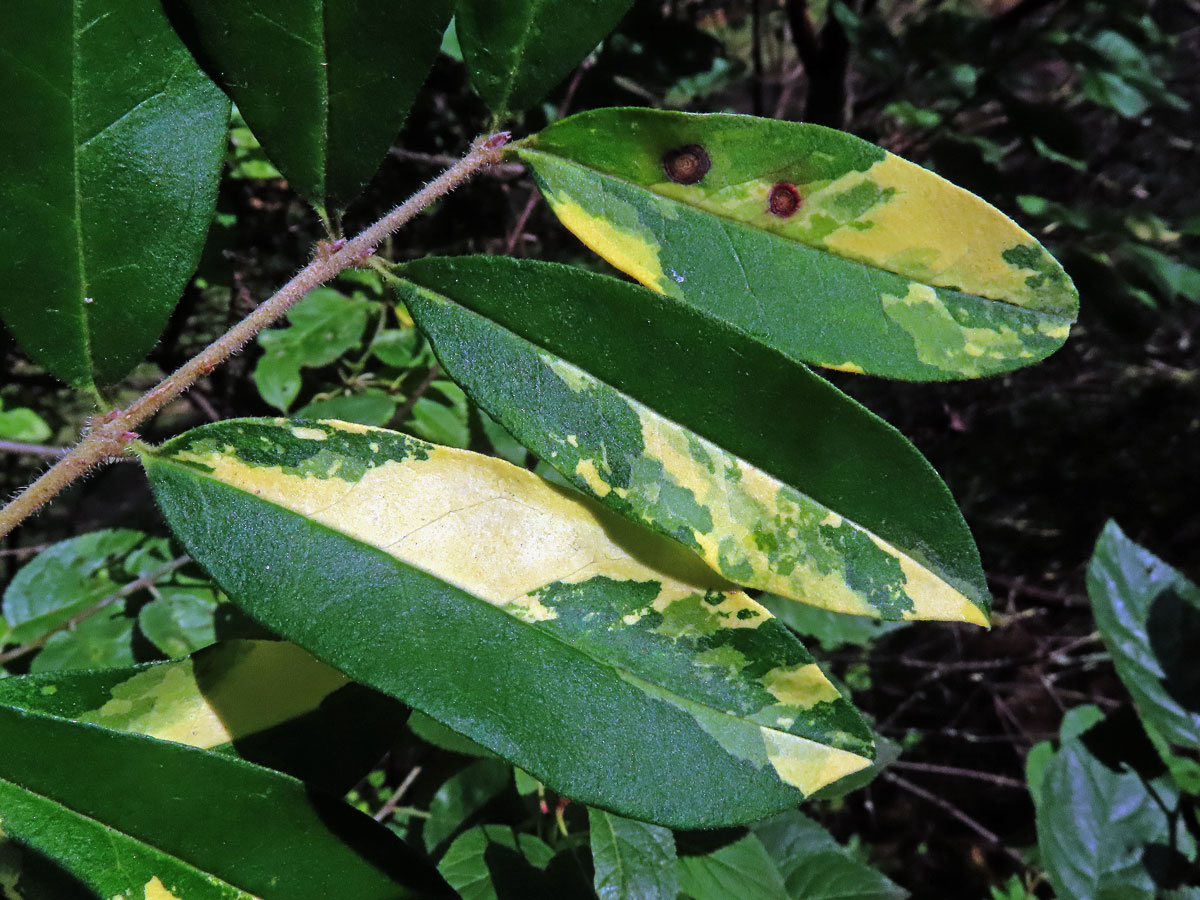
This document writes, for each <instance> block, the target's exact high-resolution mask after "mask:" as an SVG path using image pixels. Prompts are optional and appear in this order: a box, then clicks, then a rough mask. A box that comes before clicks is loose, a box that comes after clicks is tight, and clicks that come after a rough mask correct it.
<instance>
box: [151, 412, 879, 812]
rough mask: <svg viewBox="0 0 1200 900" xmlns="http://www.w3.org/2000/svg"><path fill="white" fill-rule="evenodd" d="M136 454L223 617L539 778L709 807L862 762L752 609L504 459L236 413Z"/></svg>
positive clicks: (816, 781)
mask: <svg viewBox="0 0 1200 900" xmlns="http://www.w3.org/2000/svg"><path fill="white" fill-rule="evenodd" d="M143 462H144V465H145V467H146V470H147V472H148V474H149V476H150V479H151V482H152V484H153V486H154V490H155V494H156V496H157V498H158V502H159V505H160V507H161V508H162V510H163V512H164V513H165V515H166V518H167V520H168V523H169V524H170V526H171V528H172V530H173V531H174V532H175V534H176V536H177V537H178V538H179V539H180V540H181V541H182V542H183V544H184V545H185V546H186V547H187V549H188V552H189V553H191V554H192V556H193V557H194V558H195V559H196V560H197V561H198V562H199V563H200V564H201V565H203V566H204V567H205V568H206V569H208V571H209V572H210V573H211V574H212V576H213V577H214V578H215V579H216V580H217V582H218V583H219V584H220V585H221V587H222V588H223V589H224V590H225V591H226V593H227V594H228V595H229V596H230V598H231V599H232V600H233V601H234V602H235V603H237V604H238V605H240V606H241V607H242V608H243V609H244V610H245V611H246V612H247V613H249V614H250V615H251V616H253V617H254V618H256V619H258V620H259V621H260V622H262V623H263V624H265V625H267V626H268V627H270V628H272V629H273V630H275V631H277V632H278V633H280V634H282V635H284V636H286V637H287V638H289V639H290V640H293V641H295V642H296V643H297V644H299V645H300V646H302V647H305V648H306V649H308V650H309V651H310V652H312V653H313V654H314V655H315V656H317V657H318V658H319V659H322V660H324V661H325V662H327V663H330V664H331V665H333V666H335V667H336V668H338V669H340V670H341V671H343V672H345V673H346V674H347V675H349V676H350V677H351V678H354V679H355V680H357V681H359V682H361V683H363V684H366V685H369V686H371V687H375V688H377V689H379V690H382V691H383V692H385V693H387V694H390V695H392V696H394V697H397V698H399V699H401V700H403V701H404V702H406V703H408V704H410V705H412V706H414V707H416V708H418V709H421V710H422V711H424V712H425V713H427V714H429V715H430V716H432V717H434V718H435V719H438V720H439V721H441V722H443V723H444V724H446V725H448V726H449V727H450V728H452V729H454V730H455V731H457V732H458V733H460V734H462V735H464V736H466V737H468V738H470V739H471V740H473V741H476V742H477V743H479V744H482V745H483V746H485V747H487V748H488V749H489V750H492V751H494V752H496V753H499V754H500V755H502V756H504V757H506V758H507V759H509V760H511V761H512V762H513V763H515V764H517V765H519V766H520V767H521V768H523V769H525V770H526V771H527V772H529V773H530V774H531V775H533V776H535V777H536V778H538V779H539V780H540V781H542V782H544V783H545V784H546V785H548V786H549V787H551V788H552V789H554V790H555V791H557V792H559V793H561V794H564V795H566V796H570V797H574V798H576V799H579V800H581V801H582V802H585V803H588V804H590V805H594V806H601V807H604V808H608V809H612V810H614V811H618V812H620V813H622V814H624V815H629V816H636V817H638V818H642V819H645V820H649V821H654V822H657V823H660V824H666V825H671V826H678V827H701V826H714V825H723V824H732V823H737V822H744V821H750V820H753V819H756V818H760V817H761V816H763V815H765V814H767V813H768V812H773V811H778V810H779V809H783V808H786V807H788V806H792V805H794V804H795V803H796V802H797V801H798V800H799V799H800V798H801V797H802V796H804V795H806V794H809V793H812V792H813V791H815V790H817V789H818V788H820V787H821V786H822V785H824V784H827V783H829V782H831V781H834V780H836V779H837V778H839V777H841V776H843V775H847V774H849V773H851V772H853V771H857V770H859V769H861V768H863V767H865V766H866V765H868V764H869V758H870V756H871V741H870V732H869V730H868V729H867V728H866V726H865V725H864V723H863V722H862V720H861V719H860V718H859V717H858V715H857V713H856V712H855V711H854V709H853V707H851V706H850V705H849V704H848V703H847V702H846V701H845V700H844V699H843V698H842V697H841V696H840V695H839V694H838V692H837V690H836V689H835V688H834V687H833V686H832V685H831V684H830V683H829V681H828V680H827V679H826V678H825V676H824V675H823V674H822V673H821V671H820V669H819V668H818V667H817V665H816V664H815V663H814V662H813V660H812V657H811V656H810V655H809V654H808V653H807V652H806V651H805V650H804V648H803V647H802V646H801V645H800V643H799V642H798V641H797V640H796V639H795V638H794V636H792V634H791V633H790V632H789V631H788V630H787V629H786V628H785V627H784V626H782V625H780V624H779V623H778V622H777V621H776V620H775V619H774V618H772V617H771V616H770V615H769V614H768V613H767V612H766V610H765V609H764V608H763V607H761V606H759V605H758V604H757V603H755V602H754V601H753V600H751V599H750V598H749V597H747V596H746V595H745V594H743V593H741V592H739V591H736V590H733V589H732V588H731V587H730V586H729V585H728V584H727V583H726V582H724V581H722V580H721V579H719V578H717V577H716V576H715V575H714V574H713V573H712V572H711V571H710V570H708V569H707V568H706V567H705V566H703V565H702V564H701V563H700V562H699V560H696V559H695V557H693V556H692V555H691V554H689V553H687V552H686V551H684V550H683V549H682V548H680V547H679V546H678V545H676V544H674V543H673V542H671V541H669V540H666V539H665V538H661V537H659V536H657V535H654V534H652V533H650V532H646V531H643V530H641V529H638V528H636V527H635V526H632V525H630V524H629V523H627V522H625V521H624V520H623V519H620V518H618V517H615V516H613V515H612V514H610V513H608V512H607V511H605V510H604V509H603V508H602V507H600V506H597V505H596V504H594V503H593V502H591V501H589V500H586V499H583V498H579V497H577V496H572V495H569V494H568V493H567V492H565V491H563V490H562V489H560V488H556V487H554V486H552V485H550V484H548V483H546V482H544V481H542V480H541V479H540V478H538V477H537V476H535V475H534V474H533V473H531V472H528V471H527V470H524V469H519V468H517V467H515V466H513V465H511V464H510V463H506V462H504V461H502V460H498V459H493V458H490V457H484V456H480V455H478V454H473V453H469V452H467V451H460V450H453V449H449V448H444V447H437V446H434V445H430V444H426V443H424V442H422V441H419V440H417V439H415V438H410V437H407V436H405V435H401V434H397V433H394V432H389V431H385V430H382V429H375V428H368V427H366V426H360V425H351V424H348V423H341V422H333V421H317V422H289V421H287V420H255V419H246V420H233V421H229V422H223V423H219V424H215V425H209V426H204V427H202V428H198V429H195V430H193V431H190V432H187V433H185V434H183V435H181V436H180V437H177V438H175V439H173V440H171V441H169V442H168V443H166V444H164V445H163V446H162V447H161V448H160V449H158V450H157V451H155V452H153V453H147V454H146V455H145V456H144V457H143ZM631 755H632V756H634V757H636V758H637V759H638V765H637V766H629V765H628V760H629V759H630V757H631Z"/></svg>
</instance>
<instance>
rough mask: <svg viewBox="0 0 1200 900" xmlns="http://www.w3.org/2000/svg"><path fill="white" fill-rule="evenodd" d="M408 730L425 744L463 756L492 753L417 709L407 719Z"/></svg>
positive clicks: (480, 755) (486, 755)
mask: <svg viewBox="0 0 1200 900" xmlns="http://www.w3.org/2000/svg"><path fill="white" fill-rule="evenodd" d="M408 728H409V730H410V731H411V732H412V733H413V734H415V735H416V736H417V737H419V738H420V739H421V740H423V741H424V742H425V743H427V744H432V745H433V746H435V747H440V748H441V749H443V750H449V751H450V752H451V753H459V754H461V755H463V756H479V757H491V756H495V755H496V754H494V753H492V751H491V750H488V749H487V748H486V747H481V746H479V745H478V744H477V743H475V742H474V741H473V740H471V739H470V738H467V737H463V736H462V735H461V734H459V733H458V732H457V731H454V730H452V729H450V728H447V727H446V726H445V725H443V724H442V723H441V722H439V721H438V720H437V719H431V718H430V717H429V716H427V715H425V713H423V712H421V711H420V710H419V709H415V710H413V712H412V714H411V715H410V716H409V717H408Z"/></svg>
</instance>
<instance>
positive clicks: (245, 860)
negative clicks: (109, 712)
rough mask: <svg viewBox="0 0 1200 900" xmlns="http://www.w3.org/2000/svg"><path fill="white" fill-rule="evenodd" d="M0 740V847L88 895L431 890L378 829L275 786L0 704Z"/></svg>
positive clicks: (271, 776)
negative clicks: (37, 860)
mask: <svg viewBox="0 0 1200 900" xmlns="http://www.w3.org/2000/svg"><path fill="white" fill-rule="evenodd" d="M0 733H2V734H3V735H4V753H3V754H2V755H0V820H2V821H3V823H4V836H5V838H6V839H7V840H8V841H12V842H15V846H16V847H17V848H18V850H19V852H20V854H21V855H22V856H24V855H25V850H26V849H28V850H30V851H32V852H33V853H35V854H41V855H42V856H44V857H46V858H48V859H49V860H51V861H52V862H54V863H56V864H57V866H58V867H60V870H61V871H62V872H63V873H65V874H66V875H69V876H71V877H72V878H73V879H75V882H76V883H77V884H78V885H79V886H80V887H81V888H83V889H86V890H88V891H91V892H92V893H93V894H94V895H95V896H99V897H116V896H123V897H143V896H145V897H146V898H148V900H149V898H155V900H166V898H168V897H171V898H175V897H178V898H184V897H186V898H188V900H209V898H213V900H251V897H257V898H261V900H305V898H312V900H317V898H320V900H327V898H329V897H355V898H356V900H371V898H377V900H396V898H398V897H418V896H433V895H435V894H438V893H439V887H440V886H439V884H438V881H439V879H438V878H437V876H436V874H435V873H433V872H432V871H430V870H429V869H428V864H427V863H425V862H424V861H423V860H422V859H421V858H420V857H418V856H417V854H416V853H414V852H413V851H412V850H409V849H408V848H407V847H406V846H405V845H404V844H403V843H402V842H401V841H399V840H396V839H395V838H393V837H392V836H391V835H390V834H389V833H388V832H387V831H386V829H383V828H382V827H381V826H378V825H377V824H376V823H374V822H372V821H371V820H370V818H369V817H367V816H363V815H361V814H360V813H357V812H356V811H354V810H352V809H350V808H349V807H347V806H345V805H344V804H342V803H341V802H340V801H337V800H332V799H323V798H322V797H321V796H320V795H318V794H315V793H313V792H311V791H310V790H307V789H306V788H305V787H304V785H302V784H301V783H300V782H298V781H296V780H295V779H292V778H290V777H288V776H285V775H280V774H278V773H275V772H271V771H269V770H267V769H262V768H259V767H258V766H254V765H251V764H249V763H246V762H243V761H242V760H239V759H236V758H234V757H229V756H222V755H219V754H215V753H208V752H206V751H203V750H198V749H196V748H194V747H188V746H183V745H180V744H174V743H167V742H164V741H160V740H155V739H153V738H149V737H144V736H141V735H133V734H123V733H121V732H117V731H111V730H109V729H106V728H99V727H96V726H94V725H86V724H80V723H77V722H72V721H69V720H67V719H62V718H57V717H54V716H50V715H46V714H44V713H39V712H31V711H27V710H23V709H16V708H13V707H11V706H7V705H4V706H0ZM99 773H102V775H103V777H98V775H99ZM218 799H219V801H220V811H221V812H220V815H214V812H213V810H214V802H215V801H216V800H218ZM6 846H8V847H9V848H10V849H11V848H12V847H13V844H6ZM22 876H24V872H22ZM17 886H18V887H19V888H20V889H21V890H24V889H25V888H26V887H30V888H31V889H32V890H36V889H37V888H38V885H37V884H36V883H35V884H33V885H25V884H23V883H22V881H21V880H18V882H17Z"/></svg>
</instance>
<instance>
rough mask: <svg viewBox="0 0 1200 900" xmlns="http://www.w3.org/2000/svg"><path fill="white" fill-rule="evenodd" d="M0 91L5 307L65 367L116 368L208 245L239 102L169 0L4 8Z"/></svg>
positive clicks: (26, 339)
mask: <svg viewBox="0 0 1200 900" xmlns="http://www.w3.org/2000/svg"><path fill="white" fill-rule="evenodd" d="M0 94H2V95H3V96H4V98H5V101H4V103H5V109H4V144H5V149H4V153H3V155H0V319H3V320H4V323H5V324H6V325H7V326H8V328H9V330H10V331H12V333H13V335H14V336H15V337H16V338H17V340H18V341H19V342H20V343H21V345H22V346H23V347H24V348H25V350H26V351H27V352H28V353H29V355H30V356H31V357H32V358H33V360H34V361H35V362H37V363H38V364H39V365H42V366H44V367H46V368H47V369H49V370H50V371H51V372H53V373H54V374H55V375H57V376H58V377H59V378H61V379H63V380H64V381H66V382H68V383H70V384H72V385H75V386H76V387H90V386H92V385H95V384H97V383H99V384H106V383H111V382H115V381H118V380H119V379H121V378H122V377H124V376H125V375H126V374H127V373H128V372H129V370H130V369H132V368H133V367H134V366H135V365H136V364H137V363H139V362H140V361H141V360H142V358H143V357H144V356H145V355H146V354H147V353H148V352H149V351H150V348H151V347H153V346H154V342H155V340H157V338H158V335H159V333H160V332H161V331H162V328H163V326H164V325H165V324H166V321H167V317H168V316H169V315H170V313H171V310H172V309H174V308H175V304H176V303H177V302H178V300H179V296H180V294H181V293H182V292H183V288H184V285H185V284H186V283H187V280H188V279H189V278H190V277H191V275H192V272H193V270H194V269H195V267H196V264H197V262H198V260H199V258H200V250H201V248H202V246H203V245H204V239H205V236H206V235H207V233H208V225H209V221H210V220H211V218H212V215H213V211H214V209H215V208H216V199H217V180H218V176H219V174H220V168H221V160H222V158H223V156H224V152H225V130H226V127H227V125H228V121H229V102H228V101H227V100H226V99H225V97H224V96H223V95H222V94H221V92H220V91H219V90H218V89H217V87H216V86H215V85H214V84H212V82H210V81H209V80H208V78H207V77H205V75H204V73H203V72H201V71H200V69H199V68H198V67H197V66H196V64H195V63H194V62H193V61H192V58H191V56H189V55H188V52H187V50H186V49H185V48H184V46H183V44H182V43H180V41H179V39H178V38H177V37H176V36H175V33H174V32H173V31H172V30H171V27H170V25H169V24H168V23H167V19H166V16H165V15H164V14H163V11H162V8H161V7H160V5H159V3H158V2H157V0H122V2H108V0H68V2H59V3H53V4H49V5H45V4H26V5H18V6H13V7H11V8H9V9H6V10H5V16H4V27H3V28H0Z"/></svg>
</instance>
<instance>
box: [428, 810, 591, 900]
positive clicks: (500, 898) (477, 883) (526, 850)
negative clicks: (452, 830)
mask: <svg viewBox="0 0 1200 900" xmlns="http://www.w3.org/2000/svg"><path fill="white" fill-rule="evenodd" d="M553 858H554V851H553V850H551V849H550V847H548V846H547V845H546V843H545V842H544V841H543V840H542V839H541V838H539V837H536V836H535V835H532V834H521V833H519V832H514V831H513V830H512V828H510V827H508V826H507V825H484V826H482V827H479V828H472V829H471V830H470V831H468V832H466V833H465V834H463V835H462V836H461V837H459V838H458V839H457V840H456V841H455V842H454V843H453V844H451V845H450V849H448V850H447V851H446V855H445V856H443V857H442V860H441V862H439V863H438V869H439V871H441V873H442V876H443V877H444V878H445V879H446V881H447V882H448V883H449V884H450V886H451V887H452V888H454V890H456V891H457V892H458V896H459V897H461V898H462V900H527V898H529V897H576V896H582V894H581V893H580V891H579V887H580V886H579V885H575V884H572V883H571V879H570V878H569V877H563V873H554V876H556V877H548V876H549V875H550V873H547V872H546V869H547V867H548V866H549V864H550V862H551V860H552V859H553Z"/></svg>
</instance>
